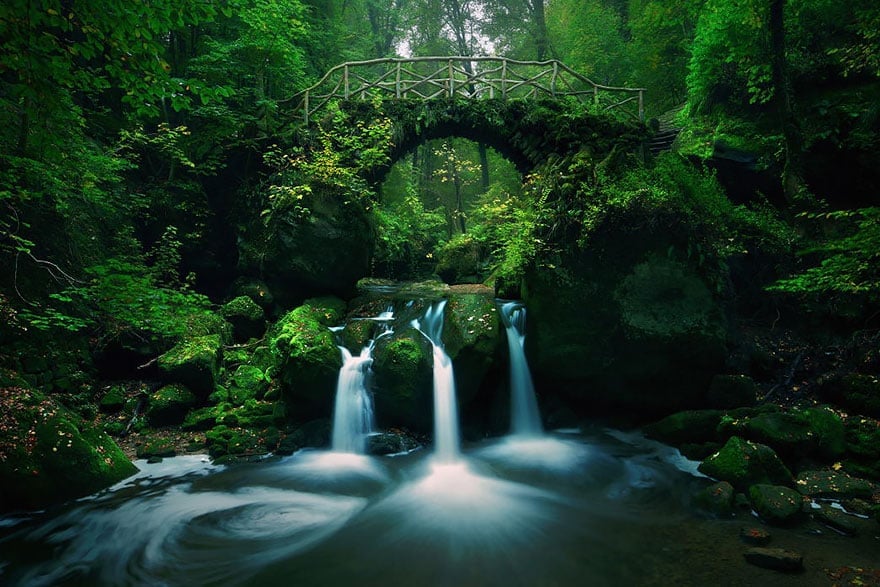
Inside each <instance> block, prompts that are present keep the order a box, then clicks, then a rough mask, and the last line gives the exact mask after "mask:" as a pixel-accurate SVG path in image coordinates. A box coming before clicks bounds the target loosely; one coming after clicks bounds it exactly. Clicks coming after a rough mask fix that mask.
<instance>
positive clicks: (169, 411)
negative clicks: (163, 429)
mask: <svg viewBox="0 0 880 587" xmlns="http://www.w3.org/2000/svg"><path fill="white" fill-rule="evenodd" d="M197 402H198V398H196V396H195V395H194V394H193V393H192V392H191V391H190V390H189V389H187V388H186V387H184V386H183V385H180V384H179V383H172V384H171V385H166V386H164V387H162V388H160V389H158V390H156V391H155V392H154V393H153V394H151V395H150V399H149V404H148V407H147V412H146V417H147V421H148V422H149V423H150V426H172V425H175V424H180V423H181V422H183V419H184V418H185V417H186V413H187V412H188V411H189V410H190V409H191V408H192V407H193V406H195V405H196V403H197Z"/></svg>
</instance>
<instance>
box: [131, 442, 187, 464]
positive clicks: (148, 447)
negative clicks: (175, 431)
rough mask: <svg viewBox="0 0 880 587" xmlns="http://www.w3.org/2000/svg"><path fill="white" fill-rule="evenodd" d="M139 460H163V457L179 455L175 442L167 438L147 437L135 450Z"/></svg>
mask: <svg viewBox="0 0 880 587" xmlns="http://www.w3.org/2000/svg"><path fill="white" fill-rule="evenodd" d="M135 450H136V453H137V458H139V459H153V458H158V459H160V460H161V459H162V458H163V457H173V456H175V455H177V449H176V448H175V447H174V442H173V441H171V440H170V439H167V438H161V437H147V438H146V439H144V441H143V442H142V443H141V444H139V445H138V446H137V448H136V449H135Z"/></svg>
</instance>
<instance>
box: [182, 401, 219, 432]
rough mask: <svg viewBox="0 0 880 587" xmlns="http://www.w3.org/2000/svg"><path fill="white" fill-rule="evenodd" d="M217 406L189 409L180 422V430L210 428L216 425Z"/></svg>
mask: <svg viewBox="0 0 880 587" xmlns="http://www.w3.org/2000/svg"><path fill="white" fill-rule="evenodd" d="M217 413H218V411H217V406H207V407H204V408H199V409H197V410H191V411H189V412H188V413H187V414H186V417H185V418H184V419H183V423H182V424H181V426H180V427H181V429H182V430H210V429H211V428H213V427H214V426H216V425H217Z"/></svg>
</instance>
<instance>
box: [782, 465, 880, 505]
mask: <svg viewBox="0 0 880 587" xmlns="http://www.w3.org/2000/svg"><path fill="white" fill-rule="evenodd" d="M795 488H796V489H797V490H798V491H799V492H801V493H802V494H803V495H806V496H809V497H827V498H831V499H846V498H850V497H858V498H864V499H870V498H871V497H872V496H873V494H874V492H875V491H877V490H878V489H880V485H877V484H874V483H871V482H870V481H868V480H866V479H859V478H857V477H852V476H850V475H848V474H846V473H845V472H842V471H833V470H831V471H829V470H817V471H802V472H801V473H799V474H798V476H797V479H796V480H795Z"/></svg>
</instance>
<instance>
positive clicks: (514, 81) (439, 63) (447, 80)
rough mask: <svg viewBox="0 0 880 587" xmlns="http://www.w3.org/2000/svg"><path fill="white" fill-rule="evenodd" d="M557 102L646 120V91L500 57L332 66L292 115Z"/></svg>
mask: <svg viewBox="0 0 880 587" xmlns="http://www.w3.org/2000/svg"><path fill="white" fill-rule="evenodd" d="M375 96H378V97H381V98H383V99H401V98H410V99H412V98H415V99H421V100H431V99H434V98H440V97H447V98H453V97H456V96H459V97H464V98H501V99H508V98H535V97H538V96H547V97H552V98H561V97H565V96H573V97H575V98H576V99H578V100H582V101H592V103H593V104H594V105H595V106H596V107H597V108H600V109H603V110H612V109H619V110H621V111H623V112H625V113H627V114H629V115H631V116H633V117H634V118H636V119H638V120H639V121H644V118H645V89H644V88H622V87H612V86H603V85H601V84H597V83H595V82H594V81H592V80H591V79H589V78H587V77H585V76H583V75H581V74H579V73H578V72H576V71H574V70H573V69H571V68H569V67H568V66H566V65H565V64H564V63H561V62H559V61H555V60H552V61H516V60H513V59H507V58H504V57H416V58H411V59H394V58H386V59H373V60H370V61H352V62H348V63H343V64H341V65H337V66H336V67H334V68H332V69H331V70H330V71H328V72H327V73H326V74H325V75H324V77H322V78H321V79H320V81H318V82H317V83H316V84H315V85H313V86H311V87H309V88H307V89H305V90H303V91H302V92H300V93H299V94H297V95H296V96H294V99H297V98H298V99H299V102H298V104H297V106H296V109H297V110H302V112H303V119H304V120H305V123H306V124H308V123H309V120H310V118H311V117H312V115H313V114H315V112H317V111H318V110H320V109H321V108H323V107H324V106H326V105H327V103H328V102H330V101H331V100H335V99H344V100H353V99H362V100H366V99H370V98H373V97H375Z"/></svg>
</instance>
